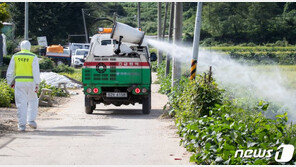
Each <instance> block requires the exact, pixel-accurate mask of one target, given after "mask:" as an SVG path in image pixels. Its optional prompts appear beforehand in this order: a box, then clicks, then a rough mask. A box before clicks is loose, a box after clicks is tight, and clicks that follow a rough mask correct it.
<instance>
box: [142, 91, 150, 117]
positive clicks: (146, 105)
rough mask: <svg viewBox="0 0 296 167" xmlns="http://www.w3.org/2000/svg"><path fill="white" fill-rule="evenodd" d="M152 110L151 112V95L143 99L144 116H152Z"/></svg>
mask: <svg viewBox="0 0 296 167" xmlns="http://www.w3.org/2000/svg"><path fill="white" fill-rule="evenodd" d="M150 110H151V94H149V95H148V97H147V98H144V99H143V104H142V112H143V114H150Z"/></svg>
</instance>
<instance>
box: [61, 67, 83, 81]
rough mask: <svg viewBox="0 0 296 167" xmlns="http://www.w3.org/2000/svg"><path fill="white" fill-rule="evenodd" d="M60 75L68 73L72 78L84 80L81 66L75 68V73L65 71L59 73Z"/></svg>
mask: <svg viewBox="0 0 296 167" xmlns="http://www.w3.org/2000/svg"><path fill="white" fill-rule="evenodd" d="M59 74H60V75H66V76H68V77H70V78H73V79H75V80H77V81H80V82H82V69H81V68H79V69H75V70H74V73H72V74H71V73H65V72H62V73H59Z"/></svg>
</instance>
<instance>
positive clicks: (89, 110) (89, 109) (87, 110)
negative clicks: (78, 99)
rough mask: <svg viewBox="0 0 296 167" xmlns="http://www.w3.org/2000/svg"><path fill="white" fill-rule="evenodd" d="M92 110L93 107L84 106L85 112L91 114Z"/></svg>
mask: <svg viewBox="0 0 296 167" xmlns="http://www.w3.org/2000/svg"><path fill="white" fill-rule="evenodd" d="M93 112H94V110H93V108H92V107H90V106H85V113H86V114H92V113H93Z"/></svg>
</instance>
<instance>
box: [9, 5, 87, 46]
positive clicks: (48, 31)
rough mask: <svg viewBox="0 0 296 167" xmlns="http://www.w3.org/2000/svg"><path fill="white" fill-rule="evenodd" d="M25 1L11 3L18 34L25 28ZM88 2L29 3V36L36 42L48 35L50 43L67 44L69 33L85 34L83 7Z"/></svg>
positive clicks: (21, 33)
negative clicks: (40, 37) (39, 37)
mask: <svg viewBox="0 0 296 167" xmlns="http://www.w3.org/2000/svg"><path fill="white" fill-rule="evenodd" d="M24 6H25V5H24V3H19V2H18V3H11V4H10V11H11V14H12V20H13V22H14V23H15V26H16V32H15V34H16V36H22V35H23V32H24V29H23V26H24ZM82 8H88V6H87V4H86V3H74V2H71V3H64V2H63V3H39V2H38V3H35V2H34V3H29V37H30V38H32V39H33V42H35V43H36V38H37V37H38V36H46V37H47V39H48V42H49V44H65V43H66V42H67V38H68V35H69V34H84V29H83V22H82V14H81V9H82Z"/></svg>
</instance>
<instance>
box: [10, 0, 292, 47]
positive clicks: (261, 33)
mask: <svg viewBox="0 0 296 167" xmlns="http://www.w3.org/2000/svg"><path fill="white" fill-rule="evenodd" d="M165 5H166V3H162V9H163V10H162V18H164V11H165V10H164V9H165ZM169 5H170V4H169ZM196 5H197V3H195V2H184V3H183V34H184V36H183V39H184V41H187V42H191V41H192V39H193V33H194V22H195V15H196ZM81 9H86V10H85V13H86V15H85V17H86V23H87V28H88V32H90V33H89V36H91V35H93V34H94V33H96V32H97V28H98V27H110V26H112V25H111V23H110V22H107V21H98V19H97V18H102V17H107V18H109V19H111V20H112V19H113V13H114V12H116V13H117V15H118V17H117V21H120V22H123V23H126V24H129V25H131V26H133V27H137V17H136V15H137V2H124V3H122V2H103V3H102V2H100V3H91V2H89V3H75V2H70V3H67V2H59V3H39V2H34V3H30V11H31V12H30V13H32V14H30V16H29V17H30V22H29V24H30V25H29V27H30V34H29V36H30V37H32V38H33V40H32V42H33V43H36V44H37V40H36V37H38V36H43V35H46V36H47V38H48V42H49V44H54V43H55V44H66V43H67V37H68V34H81V33H83V32H84V29H83V24H82V16H81ZM9 11H10V14H11V20H13V22H14V23H15V25H16V33H15V34H16V36H22V35H23V28H22V27H23V24H24V21H23V11H24V4H23V3H9ZM295 13H296V5H295V3H291V2H270V3H258V2H255V3H254V2H252V3H249V2H246V3H244V2H238V3H232V2H219V3H217V2H206V3H203V13H202V14H203V16H202V18H203V19H202V29H201V40H202V41H203V42H204V43H208V44H210V45H215V44H219V43H228V44H230V45H233V44H240V43H250V44H251V43H253V44H263V43H276V44H277V45H285V46H286V45H287V44H295V43H296V41H295V39H296V38H295V37H296V30H295V21H296V20H295V17H294V16H295ZM169 14H170V10H169V11H168V15H169ZM34 16H39V17H34ZM162 21H163V20H162ZM77 23H78V24H77ZM36 25H38V26H36ZM57 25H58V26H57ZM168 25H169V22H168V21H167V26H166V27H168ZM72 27H75V28H72ZM141 28H142V30H143V31H145V32H146V34H148V35H155V34H156V33H157V2H143V3H141ZM71 40H72V39H71ZM75 42H84V37H79V38H77V40H76V41H75Z"/></svg>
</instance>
